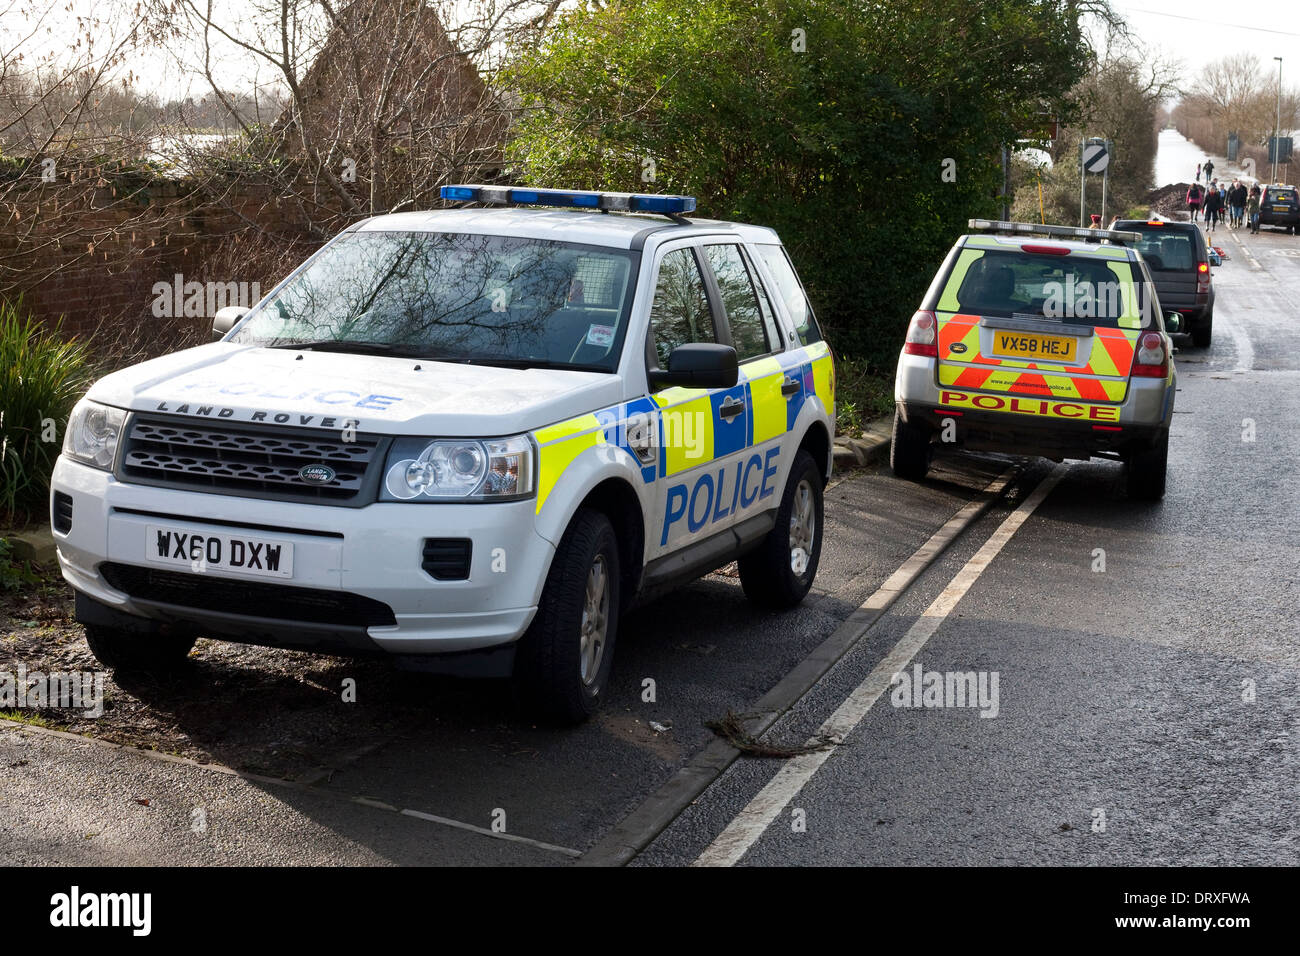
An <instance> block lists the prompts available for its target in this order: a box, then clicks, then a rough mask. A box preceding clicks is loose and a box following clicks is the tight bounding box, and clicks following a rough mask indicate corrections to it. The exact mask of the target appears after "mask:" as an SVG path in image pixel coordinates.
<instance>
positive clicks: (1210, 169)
mask: <svg viewBox="0 0 1300 956" xmlns="http://www.w3.org/2000/svg"><path fill="white" fill-rule="evenodd" d="M1213 175H1214V160H1212V159H1207V160H1206V161H1205V178H1206V180H1209V178H1210V177H1211V176H1213Z"/></svg>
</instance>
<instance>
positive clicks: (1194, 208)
mask: <svg viewBox="0 0 1300 956" xmlns="http://www.w3.org/2000/svg"><path fill="white" fill-rule="evenodd" d="M1204 200H1205V194H1204V193H1203V192H1202V191H1201V184H1200V183H1192V185H1191V186H1189V187H1188V188H1187V211H1188V212H1190V213H1191V214H1192V222H1196V217H1197V216H1198V215H1200V212H1201V203H1202V202H1204Z"/></svg>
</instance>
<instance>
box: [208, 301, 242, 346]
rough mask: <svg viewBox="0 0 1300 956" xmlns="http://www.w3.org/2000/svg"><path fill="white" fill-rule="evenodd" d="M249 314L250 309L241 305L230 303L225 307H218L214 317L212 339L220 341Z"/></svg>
mask: <svg viewBox="0 0 1300 956" xmlns="http://www.w3.org/2000/svg"><path fill="white" fill-rule="evenodd" d="M247 314H248V310H247V309H245V308H244V307H243V306H240V305H228V306H226V307H225V308H224V309H218V310H217V314H216V315H214V316H213V317H212V341H214V342H220V341H221V340H222V339H223V338H225V337H226V333H227V332H229V331H230V330H231V329H233V328H234V327H235V325H236V323H238V322H239V320H240V319H242V318H243V317H244V316H246V315H247Z"/></svg>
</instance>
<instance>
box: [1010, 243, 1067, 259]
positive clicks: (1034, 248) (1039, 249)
mask: <svg viewBox="0 0 1300 956" xmlns="http://www.w3.org/2000/svg"><path fill="white" fill-rule="evenodd" d="M1020 248H1021V249H1022V250H1023V251H1025V252H1034V253H1037V254H1038V255H1040V256H1068V255H1069V254H1070V250H1069V249H1067V248H1066V247H1065V246H1044V245H1039V244H1037V243H1032V242H1025V243H1021V245H1020Z"/></svg>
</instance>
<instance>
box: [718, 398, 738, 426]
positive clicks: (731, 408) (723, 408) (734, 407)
mask: <svg viewBox="0 0 1300 956" xmlns="http://www.w3.org/2000/svg"><path fill="white" fill-rule="evenodd" d="M744 410H745V403H744V402H738V401H736V400H735V399H734V398H732V397H731V396H730V395H728V396H727V397H726V399H724V400H723V402H722V404H721V405H719V406H718V414H719V415H721V416H722V417H723V418H725V419H727V420H728V421H730V420H731V419H733V418H735V417H736V416H737V415H739V414H740V413H741V412H743V411H744Z"/></svg>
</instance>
